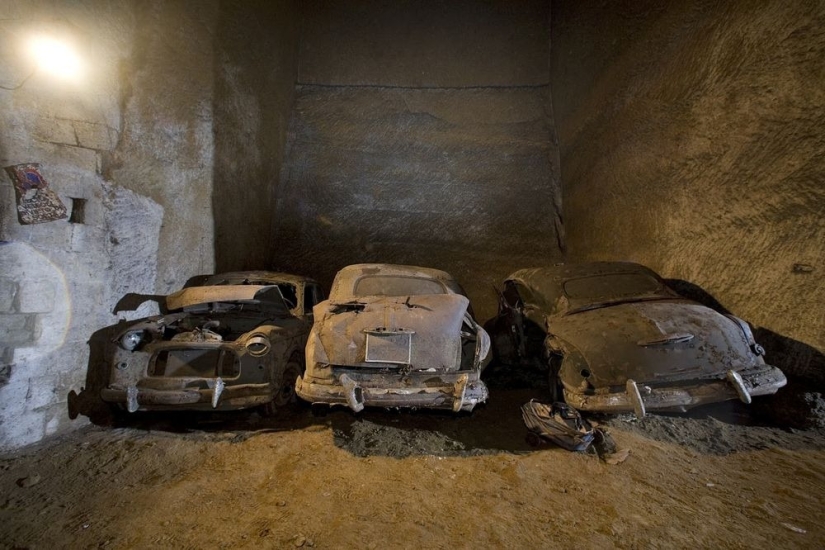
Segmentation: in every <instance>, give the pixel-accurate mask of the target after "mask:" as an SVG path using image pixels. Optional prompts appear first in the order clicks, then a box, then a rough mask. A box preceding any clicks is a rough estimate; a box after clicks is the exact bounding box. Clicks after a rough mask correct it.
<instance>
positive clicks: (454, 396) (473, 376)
mask: <svg viewBox="0 0 825 550" xmlns="http://www.w3.org/2000/svg"><path fill="white" fill-rule="evenodd" d="M355 378H356V377H355V376H354V375H353V376H350V375H349V374H346V373H342V374H338V375H337V376H336V378H335V379H334V382H333V383H326V384H321V383H313V382H311V381H309V380H307V378H306V377H302V378H298V381H297V383H296V384H295V392H296V393H297V394H298V397H300V398H301V399H303V400H304V401H309V402H310V403H313V404H315V403H322V404H328V405H345V406H347V407H349V408H350V409H352V410H353V411H355V412H358V411H360V410H362V409H363V408H364V407H365V406H367V407H385V408H394V407H411V408H430V409H446V410H451V411H454V412H458V411H472V410H473V408H475V406H476V405H478V404H479V403H483V402H485V401H486V400H487V396H488V391H487V385H486V384H484V382H482V381H481V380H480V379H479V378H478V372H472V373H467V372H462V373H453V374H447V375H445V374H441V375H438V376H437V377H436V376H434V375H432V374H428V375H427V376H426V378H425V377H424V376H421V375H411V376H407V377H404V378H403V379H402V378H401V377H399V376H391V375H375V379H371V378H370V377H358V378H359V379H357V380H356V379H355ZM435 378H437V379H438V383H432V380H433V379H435ZM425 379H426V380H427V381H428V383H426V384H425V383H424V380H425ZM382 382H383V383H382Z"/></svg>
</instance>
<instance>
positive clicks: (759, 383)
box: [564, 365, 788, 418]
mask: <svg viewBox="0 0 825 550" xmlns="http://www.w3.org/2000/svg"><path fill="white" fill-rule="evenodd" d="M787 383H788V380H787V379H786V378H785V375H784V374H783V373H782V371H781V370H779V369H778V368H776V367H771V366H769V365H765V366H764V367H758V368H754V369H749V370H746V371H734V370H729V371H728V372H727V373H725V378H724V379H718V380H708V381H703V382H701V383H699V382H697V383H694V384H691V385H685V386H675V387H665V388H651V387H650V386H646V385H644V384H641V383H637V382H635V381H633V380H628V381H627V385H626V386H625V391H624V392H613V393H604V394H598V393H597V394H585V393H581V392H577V391H571V390H569V389H568V388H564V400H565V401H566V402H567V403H568V404H569V405H571V406H572V407H575V408H576V409H579V410H582V411H596V412H605V413H627V412H632V413H635V414H636V416H637V417H639V418H642V417H644V416H645V414H646V413H647V411H654V410H660V411H667V410H685V409H688V408H691V407H697V406H699V405H705V404H708V403H717V402H719V401H727V400H729V399H739V400H741V401H742V402H744V403H750V402H751V397H754V396H759V395H770V394H773V393H776V392H777V390H779V388H781V387H782V386H784V385H785V384H787Z"/></svg>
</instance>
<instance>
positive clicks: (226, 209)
mask: <svg viewBox="0 0 825 550" xmlns="http://www.w3.org/2000/svg"><path fill="white" fill-rule="evenodd" d="M218 20H219V21H220V25H219V27H218V34H217V36H216V38H215V60H214V63H215V95H214V133H215V154H214V172H213V181H214V195H213V197H214V198H213V208H212V211H213V212H214V231H215V254H216V257H215V262H216V264H217V270H218V271H230V270H236V269H260V268H263V267H266V266H267V265H268V263H269V261H270V259H271V257H272V224H273V216H272V214H273V211H274V191H275V190H276V189H277V187H278V181H279V177H280V171H281V165H282V161H283V154H284V150H285V147H286V134H287V126H288V124H289V115H290V112H291V109H292V104H293V97H294V92H295V74H296V71H297V48H298V30H299V22H300V19H299V17H298V8H297V3H296V2H295V1H279V2H272V1H267V0H263V1H246V2H221V4H220V11H219V14H218Z"/></svg>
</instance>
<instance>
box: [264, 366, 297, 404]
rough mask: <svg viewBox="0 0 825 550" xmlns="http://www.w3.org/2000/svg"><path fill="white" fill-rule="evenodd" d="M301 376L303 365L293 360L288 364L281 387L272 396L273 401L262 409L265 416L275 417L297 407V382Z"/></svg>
mask: <svg viewBox="0 0 825 550" xmlns="http://www.w3.org/2000/svg"><path fill="white" fill-rule="evenodd" d="M301 374H302V370H301V365H299V364H298V362H297V361H295V360H292V359H291V360H290V361H289V362H288V363H287V364H286V368H285V369H284V375H283V376H282V377H281V385H280V387H278V388H277V389H276V391H275V393H274V395H273V396H272V401H270V402H269V403H267V404H266V405H263V407H262V414H263V415H264V416H275V415H276V414H277V413H278V412H280V411H283V410H284V409H288V408H291V407H294V406H295V405H297V403H298V396H297V395H296V393H295V380H296V379H297V378H298V377H299V376H301Z"/></svg>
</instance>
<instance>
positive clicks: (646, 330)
mask: <svg viewBox="0 0 825 550" xmlns="http://www.w3.org/2000/svg"><path fill="white" fill-rule="evenodd" d="M488 329H489V330H490V331H491V334H492V339H493V347H494V351H495V353H496V354H497V357H498V358H499V360H500V362H502V363H504V364H507V365H540V366H542V367H543V368H547V369H548V371H549V375H550V384H551V390H553V394H554V398H555V399H559V398H561V397H562V396H563V398H564V400H565V401H566V402H567V403H568V404H569V405H571V406H573V407H575V408H577V409H580V410H586V411H601V412H607V413H621V412H635V413H636V415H637V416H639V417H642V416H644V415H645V411H648V410H659V411H685V410H686V409H688V408H690V407H694V406H697V405H702V404H705V403H713V402H718V401H725V400H728V399H737V398H738V399H741V400H742V401H743V402H745V403H750V402H751V397H752V396H758V395H767V394H772V393H775V392H776V391H777V390H778V389H779V388H781V387H782V386H784V385H785V384H786V379H785V376H784V374H783V373H782V371H780V370H779V369H778V368H775V367H772V366H770V365H766V364H765V361H764V360H763V355H764V353H765V352H764V350H763V349H762V347H761V346H760V345H759V344H757V343H756V342H755V341H754V338H753V334H752V333H751V330H750V327H749V326H748V324H747V323H745V322H744V321H743V320H741V319H739V318H737V317H734V316H732V315H722V314H721V313H718V312H716V311H714V310H712V309H710V308H708V307H705V306H703V305H701V304H699V303H697V302H694V301H691V300H688V299H686V298H683V297H682V296H680V295H678V294H676V293H675V292H674V291H673V290H671V289H670V288H668V287H667V286H666V285H665V283H664V281H663V280H662V279H661V278H660V277H659V276H658V275H656V273H654V272H653V271H651V270H650V269H648V268H646V267H644V266H641V265H638V264H633V263H623V262H597V263H587V264H579V265H557V266H553V267H546V268H534V269H522V270H520V271H516V272H515V273H513V274H512V275H511V276H510V277H509V278H508V279H507V280H506V281H505V283H504V290H503V292H502V293H501V295H500V306H499V314H498V316H497V317H496V318H494V319H493V320H492V321H491V322H490V324H489V325H488Z"/></svg>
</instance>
